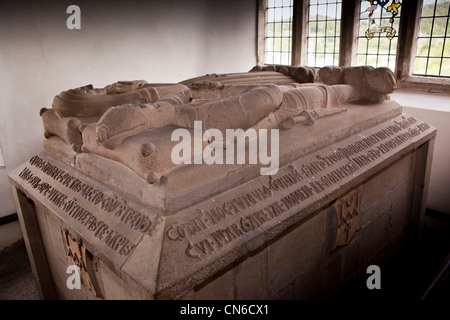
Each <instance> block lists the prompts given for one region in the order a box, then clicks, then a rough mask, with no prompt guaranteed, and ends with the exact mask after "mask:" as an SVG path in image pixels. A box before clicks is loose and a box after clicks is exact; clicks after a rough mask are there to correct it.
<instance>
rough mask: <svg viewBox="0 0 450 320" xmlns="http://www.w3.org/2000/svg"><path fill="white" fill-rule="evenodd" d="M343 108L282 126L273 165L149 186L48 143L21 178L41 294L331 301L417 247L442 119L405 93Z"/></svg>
mask: <svg viewBox="0 0 450 320" xmlns="http://www.w3.org/2000/svg"><path fill="white" fill-rule="evenodd" d="M345 107H346V108H348V111H347V112H345V113H341V114H337V115H334V116H332V117H327V118H324V119H320V121H317V122H316V123H315V124H314V125H313V126H306V125H297V126H295V127H294V128H293V129H291V130H281V131H280V158H279V161H280V168H279V170H278V172H277V173H276V174H274V175H272V176H268V175H267V176H266V175H260V173H259V172H260V171H259V167H258V166H252V165H248V164H244V165H222V166H220V165H216V167H215V169H214V167H211V166H208V165H206V164H202V165H196V164H192V165H185V166H183V168H182V169H178V168H175V169H173V170H172V171H169V172H168V173H167V175H166V176H164V177H162V180H161V181H163V182H164V183H159V184H154V185H151V184H149V183H147V182H146V181H145V180H143V179H142V178H141V177H139V176H138V175H136V174H134V172H133V171H132V170H130V169H129V168H127V167H125V166H124V165H122V164H121V163H119V162H116V161H113V160H108V159H106V158H103V157H100V156H97V155H93V154H83V153H75V152H73V150H68V151H67V153H64V150H61V149H58V151H55V152H52V150H53V149H52V148H46V152H43V153H41V154H39V155H36V156H34V157H32V158H31V159H30V160H29V161H27V162H25V163H23V164H22V165H21V166H19V167H18V168H16V169H15V170H14V171H12V172H11V173H10V175H9V177H10V182H11V185H12V189H13V193H14V197H15V201H16V206H17V210H18V215H19V218H20V224H21V227H22V231H23V234H24V238H25V243H26V246H27V250H28V254H29V258H30V262H31V265H32V269H33V272H34V275H35V277H36V279H37V283H38V287H39V290H40V294H41V296H42V298H50V299H53V298H58V299H287V298H294V299H313V298H314V299H316V298H327V297H329V296H330V295H331V294H332V293H333V292H335V291H336V290H337V289H338V288H340V287H341V286H343V285H344V284H345V283H346V282H347V281H348V280H350V279H352V277H356V276H361V275H363V274H364V273H365V272H366V269H367V267H368V266H369V265H372V264H376V265H382V264H383V263H384V262H386V261H388V260H389V259H390V257H392V256H393V255H395V253H396V252H398V250H399V249H400V248H401V247H402V246H404V245H407V244H411V245H414V244H415V243H417V241H419V239H420V233H421V229H422V224H423V217H424V210H425V204H426V194H427V188H428V180H429V175H430V165H431V159H432V152H433V145H434V138H435V135H436V129H435V128H433V127H431V126H430V125H428V124H427V123H424V122H422V121H420V120H419V119H416V118H414V117H412V116H409V115H407V114H403V113H402V109H401V107H400V106H399V105H398V104H397V103H395V102H393V101H390V102H385V103H382V104H379V105H376V104H375V105H370V106H369V105H367V106H365V105H347V106H345ZM141 138H142V137H141ZM71 152H73V154H70V153H71ZM227 166H228V167H227ZM205 173H206V174H205ZM74 265H75V266H77V267H78V268H79V272H80V279H81V286H77V282H76V279H75V278H73V277H72V276H73V275H75V274H76V272H77V271H76V270H75V269H70V268H69V269H68V267H70V266H74ZM74 270H75V271H74ZM68 271H69V273H68Z"/></svg>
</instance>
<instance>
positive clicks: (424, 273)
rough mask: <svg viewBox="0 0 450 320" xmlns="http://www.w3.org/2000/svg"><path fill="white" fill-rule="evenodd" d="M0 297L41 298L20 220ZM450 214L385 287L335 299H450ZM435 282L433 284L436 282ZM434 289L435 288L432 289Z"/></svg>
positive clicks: (9, 236) (1, 258)
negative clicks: (29, 260)
mask: <svg viewBox="0 0 450 320" xmlns="http://www.w3.org/2000/svg"><path fill="white" fill-rule="evenodd" d="M0 235H1V239H0V300H39V294H38V290H37V287H36V283H35V281H34V277H33V274H32V271H31V268H30V264H29V262H28V257H27V253H26V248H25V245H24V242H23V238H22V233H21V231H20V225H19V222H18V221H17V220H16V221H12V222H8V223H6V224H3V225H0ZM449 254H450V217H449V216H448V215H442V214H439V213H436V212H433V211H427V215H426V218H425V228H424V234H423V241H422V243H421V246H420V249H419V250H416V251H415V252H412V253H411V252H408V253H404V254H403V255H399V256H398V257H397V259H396V260H395V261H393V262H392V263H391V264H390V265H387V266H386V267H383V273H382V290H368V289H367V287H366V283H365V281H366V279H359V280H354V281H352V282H350V283H349V284H348V285H347V286H346V287H344V288H342V290H340V291H339V292H337V293H336V294H335V295H334V296H333V297H332V298H331V300H338V301H340V300H348V299H353V300H355V298H356V299H366V298H367V299H373V298H375V299H399V298H401V299H402V300H412V301H418V300H421V299H424V300H436V299H438V300H443V299H445V300H447V301H448V300H449V298H450V255H449ZM434 280H436V281H435V283H434V285H432V286H430V285H431V284H432V283H433V281H434ZM430 288H431V289H430Z"/></svg>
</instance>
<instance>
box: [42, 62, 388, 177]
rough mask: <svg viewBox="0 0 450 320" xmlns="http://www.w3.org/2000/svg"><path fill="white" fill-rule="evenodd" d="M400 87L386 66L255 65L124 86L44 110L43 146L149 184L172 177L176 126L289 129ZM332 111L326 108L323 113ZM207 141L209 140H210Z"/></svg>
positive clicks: (61, 99)
mask: <svg viewBox="0 0 450 320" xmlns="http://www.w3.org/2000/svg"><path fill="white" fill-rule="evenodd" d="M395 88H396V83H395V79H394V76H393V74H392V72H391V71H390V70H389V69H387V68H377V69H375V68H372V67H368V66H364V67H350V68H338V67H325V68H322V69H320V70H319V72H316V71H315V70H314V69H313V68H309V67H292V66H279V65H269V66H256V67H254V68H253V69H252V70H250V72H246V73H230V74H210V75H205V76H202V77H197V78H192V79H188V80H185V81H182V82H180V83H173V84H166V83H163V84H158V83H157V84H152V83H147V82H146V81H143V80H137V81H120V82H116V83H113V84H111V85H108V86H105V87H104V88H94V87H93V86H92V85H88V86H84V87H80V88H75V89H70V90H67V91H63V92H61V93H60V94H59V95H57V96H56V97H55V98H54V100H53V104H52V108H51V109H47V108H43V109H42V110H41V112H40V115H41V117H42V120H43V123H44V129H45V138H46V139H45V141H44V147H45V149H46V151H47V152H49V153H52V154H54V155H56V156H58V157H59V158H62V159H63V160H65V161H71V159H73V158H74V157H76V156H77V155H78V154H81V153H93V154H96V155H99V156H101V157H105V158H108V159H111V160H114V161H118V162H121V163H122V164H124V165H125V166H127V167H128V168H130V169H131V170H133V171H134V172H135V173H136V174H137V175H138V176H140V177H141V178H143V179H144V180H146V181H147V182H148V183H156V182H158V181H159V179H160V177H161V176H162V175H164V174H166V173H168V172H169V171H170V170H171V168H173V164H172V163H170V151H171V150H172V148H173V146H174V144H175V143H174V142H172V141H171V139H170V133H171V132H173V130H174V129H175V128H177V127H181V128H187V129H188V130H192V129H193V127H194V122H195V121H203V124H204V126H203V129H204V130H206V129H209V128H217V129H218V130H221V131H225V130H226V129H238V128H240V129H243V130H247V129H249V128H256V129H269V130H270V129H273V128H277V129H284V130H288V129H290V128H293V127H294V126H296V125H300V124H304V125H311V124H313V123H314V121H316V120H317V119H318V118H320V117H323V116H331V115H333V114H335V113H341V112H345V110H346V109H345V108H343V107H341V105H345V104H348V103H351V102H355V101H360V102H362V103H364V104H367V103H380V102H382V101H384V100H385V99H387V97H388V94H389V93H391V92H392V91H393V90H394V89H395ZM325 109H328V110H327V111H324V110H325ZM205 143H207V142H205Z"/></svg>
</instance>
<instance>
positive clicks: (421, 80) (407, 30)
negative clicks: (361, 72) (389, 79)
mask: <svg viewBox="0 0 450 320" xmlns="http://www.w3.org/2000/svg"><path fill="white" fill-rule="evenodd" d="M293 1H294V3H293V17H292V20H293V21H292V53H291V65H293V66H305V65H306V60H307V30H308V16H309V12H308V0H293ZM266 6H267V0H258V40H257V44H258V49H257V50H258V53H257V64H258V65H264V52H265V48H264V37H265V35H264V32H265V8H266ZM422 6H423V0H417V1H408V0H403V1H402V9H401V10H402V13H401V15H400V27H399V30H398V44H397V52H396V58H395V70H392V71H393V72H394V74H395V76H396V78H397V85H398V87H399V89H402V90H411V91H425V92H435V93H447V94H449V93H450V78H448V77H439V76H420V75H414V74H413V72H412V71H413V67H414V59H415V55H416V50H417V36H418V32H419V23H420V16H421V11H422ZM344 8H345V10H344ZM348 8H354V9H353V10H348ZM360 11H361V1H360V0H342V12H341V30H340V43H339V64H338V66H339V67H350V66H356V65H357V64H356V53H357V46H358V43H357V38H358V28H359V18H360Z"/></svg>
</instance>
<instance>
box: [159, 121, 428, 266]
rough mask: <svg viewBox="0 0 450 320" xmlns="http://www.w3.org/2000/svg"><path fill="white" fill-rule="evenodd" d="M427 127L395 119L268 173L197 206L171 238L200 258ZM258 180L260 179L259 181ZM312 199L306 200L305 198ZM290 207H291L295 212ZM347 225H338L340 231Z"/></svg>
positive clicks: (174, 226)
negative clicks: (237, 191) (286, 168)
mask: <svg viewBox="0 0 450 320" xmlns="http://www.w3.org/2000/svg"><path fill="white" fill-rule="evenodd" d="M429 128H430V126H429V125H428V124H426V123H417V120H416V119H415V118H414V117H408V118H406V117H404V116H402V117H400V118H399V120H396V121H393V122H391V124H390V125H388V126H386V127H384V128H383V129H381V130H379V131H376V132H373V133H372V134H370V135H367V136H363V135H360V139H359V140H357V141H355V142H353V143H350V144H347V145H343V146H341V147H338V148H337V149H336V150H333V152H331V153H328V154H317V155H315V156H314V159H309V160H307V161H305V163H302V164H301V165H297V166H298V168H296V167H295V166H294V165H290V166H289V170H290V171H288V172H287V173H286V171H283V173H281V172H280V173H279V174H278V175H276V176H269V177H268V178H267V180H266V182H260V183H259V185H258V186H257V187H256V188H254V189H252V190H250V191H249V192H243V194H240V195H238V196H235V197H233V198H231V199H225V200H220V201H217V202H219V203H218V204H215V205H214V206H210V207H202V208H196V209H194V211H193V212H192V214H190V215H188V216H189V219H187V220H185V221H174V222H173V223H172V224H170V225H169V226H168V228H167V229H166V237H167V238H168V239H169V240H171V241H183V242H185V243H186V250H185V253H186V255H187V256H188V257H190V258H193V259H204V258H206V257H207V256H209V255H211V254H213V253H215V252H217V251H218V250H221V249H222V248H224V247H226V246H227V245H229V244H231V243H233V242H236V241H238V240H239V239H240V238H242V237H244V236H245V235H246V234H248V233H250V232H252V231H255V230H257V229H259V228H261V227H264V226H265V225H267V224H269V223H273V222H277V221H276V220H277V219H278V218H279V217H280V215H282V214H283V213H285V212H287V211H289V212H290V214H294V213H296V212H299V211H300V210H301V208H302V206H304V205H305V204H306V203H307V202H308V200H311V199H312V198H313V196H321V195H323V194H325V192H326V191H328V190H329V189H330V188H331V187H335V186H336V184H338V183H339V182H340V181H342V180H343V179H346V178H348V177H350V176H352V175H355V174H356V173H359V172H360V171H361V169H363V168H364V167H366V166H368V165H370V164H371V163H373V162H374V161H376V160H378V159H379V158H381V157H382V156H383V155H385V154H387V153H389V152H391V151H393V150H395V149H396V148H398V147H400V146H401V145H403V144H404V143H406V142H408V141H409V140H411V139H413V138H415V137H417V136H419V135H420V134H422V133H423V132H425V131H427V130H428V129H429ZM260 181H261V180H260ZM310 202H311V201H310ZM294 210H295V211H294ZM279 220H280V219H279ZM345 227H346V225H345V226H343V230H344V231H346V230H347V229H348V228H347V229H345Z"/></svg>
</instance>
